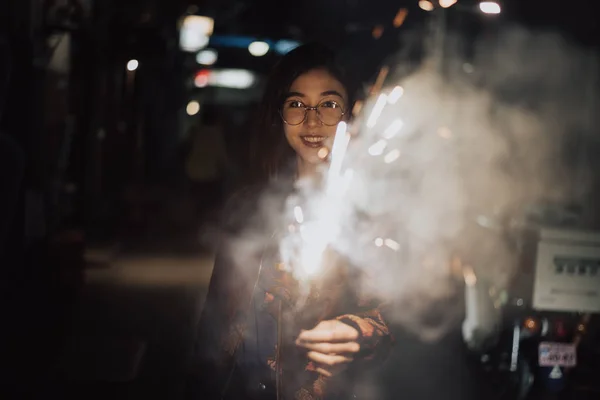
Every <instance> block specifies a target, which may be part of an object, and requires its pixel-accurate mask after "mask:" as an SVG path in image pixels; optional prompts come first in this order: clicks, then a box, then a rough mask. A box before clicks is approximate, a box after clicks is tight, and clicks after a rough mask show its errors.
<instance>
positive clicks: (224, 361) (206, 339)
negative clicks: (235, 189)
mask: <svg viewBox="0 0 600 400" xmlns="http://www.w3.org/2000/svg"><path fill="white" fill-rule="evenodd" d="M271 206H272V205H271ZM259 209H260V205H259V203H258V196H257V191H256V189H254V190H252V189H248V190H246V191H243V192H240V193H238V194H237V196H236V197H234V198H233V199H232V201H230V202H229V205H228V206H227V207H226V208H225V217H226V220H227V222H226V223H225V224H224V226H225V228H224V230H223V234H224V235H226V236H225V237H224V238H222V239H221V244H220V247H219V250H218V252H217V257H216V260H215V266H214V269H213V275H212V277H211V281H210V285H209V291H208V295H207V298H206V301H205V304H204V308H203V312H202V315H201V318H200V322H199V334H198V337H197V344H196V349H195V353H194V356H193V359H192V360H191V364H190V367H191V368H190V372H191V373H190V376H189V379H190V380H191V382H190V385H189V386H191V387H196V388H198V387H201V389H200V390H198V389H192V390H188V392H189V395H188V398H189V399H190V400H191V399H192V398H194V399H200V398H203V399H213V398H215V399H217V398H218V399H220V398H221V393H222V392H223V391H224V389H225V387H226V385H227V384H228V379H230V375H231V371H232V368H233V365H234V363H235V362H236V360H235V355H236V351H237V350H238V348H239V346H240V344H241V343H242V341H243V335H244V331H245V326H246V321H247V318H246V317H247V313H248V312H249V307H248V305H249V304H250V301H251V297H252V295H253V289H254V283H255V282H256V280H257V277H258V274H259V270H260V265H261V261H262V258H263V256H264V251H263V250H260V249H258V250H257V249H254V248H248V247H246V248H244V247H243V243H240V242H239V241H237V240H236V239H235V238H240V237H247V236H248V235H253V237H254V238H255V240H258V241H260V240H263V241H264V242H265V247H267V246H268V245H270V243H268V242H269V241H272V235H271V234H268V233H266V232H261V229H262V227H260V225H261V223H260V221H258V222H257V221H251V220H252V219H253V216H259V215H260V214H261V213H260V212H257V210H259ZM277 211H278V210H273V212H277ZM258 218H259V219H263V218H264V217H260V216H259V217H258ZM240 220H246V221H245V222H242V224H248V221H250V225H252V227H253V232H251V233H249V232H248V231H247V230H244V229H245V228H243V227H242V228H241V227H240V222H239V221H240ZM246 226H248V225H246ZM263 227H264V226H263ZM242 230H244V233H243V234H242V233H241V232H242ZM261 238H262V239H261ZM233 247H235V251H234V248H233ZM258 247H260V246H258ZM240 249H244V250H243V251H245V250H248V251H247V254H242V255H240V254H239V252H240ZM334 280H337V281H338V282H348V280H347V279H346V280H340V276H339V275H336V276H334ZM338 286H339V285H338ZM342 286H347V285H342ZM343 297H344V301H337V302H336V304H337V305H336V306H333V307H329V309H328V310H325V311H324V312H322V313H320V316H319V317H318V318H317V319H316V320H314V323H315V324H316V323H318V322H319V321H320V320H325V319H339V320H341V321H342V322H344V323H347V324H349V325H351V326H353V327H354V328H355V329H357V330H358V331H359V333H360V339H359V343H360V345H361V351H360V353H359V357H358V359H355V360H356V361H355V362H354V364H353V366H352V368H351V371H352V370H354V371H356V372H357V373H360V371H361V370H363V369H364V368H365V367H368V366H370V365H376V364H379V363H381V362H382V361H383V360H384V359H385V357H386V356H387V354H389V350H390V347H391V345H392V343H393V338H392V336H391V334H390V331H389V329H388V326H387V324H386V322H385V320H384V317H383V316H382V313H381V304H380V303H378V302H377V300H376V299H375V298H374V297H371V296H365V295H360V296H350V297H348V296H343ZM273 298H274V297H273V296H271V295H270V294H269V293H267V295H266V296H265V302H266V303H268V302H270V301H272V300H273ZM338 300H339V299H338ZM302 363H303V364H302V367H301V368H299V369H303V370H304V371H303V372H302V373H301V375H303V377H302V379H301V380H300V383H299V384H298V383H297V382H299V380H298V379H295V381H296V384H295V385H294V389H293V391H292V393H291V394H290V395H289V396H286V399H287V398H290V399H291V398H293V399H294V400H321V399H326V398H330V397H335V396H336V393H338V392H340V390H341V389H340V388H341V387H342V386H347V385H337V384H336V382H335V378H332V379H327V378H325V377H324V376H322V375H320V374H318V373H316V372H315V371H314V366H313V365H312V364H311V363H310V362H308V361H306V362H302ZM269 366H271V367H272V368H275V365H274V363H273V362H272V361H270V362H269ZM296 367H297V366H296ZM283 374H284V376H285V375H286V370H285V368H284V372H283ZM288 375H289V376H291V375H295V376H298V375H299V373H298V372H297V371H294V372H293V373H291V372H289V373H288ZM188 389H189V388H188Z"/></svg>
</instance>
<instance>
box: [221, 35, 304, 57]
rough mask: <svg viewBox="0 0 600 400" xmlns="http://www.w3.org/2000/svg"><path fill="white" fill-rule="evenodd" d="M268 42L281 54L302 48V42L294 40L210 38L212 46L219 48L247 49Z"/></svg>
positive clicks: (241, 37) (239, 37)
mask: <svg viewBox="0 0 600 400" xmlns="http://www.w3.org/2000/svg"><path fill="white" fill-rule="evenodd" d="M257 40H259V41H262V42H266V43H267V44H268V45H269V47H271V48H272V49H273V50H275V51H276V52H277V53H279V54H286V53H288V52H289V51H291V50H293V49H295V48H296V47H298V46H300V42H296V41H294V40H285V39H284V40H278V41H274V40H269V39H263V38H254V37H249V36H224V35H223V36H220V35H213V36H211V37H210V43H209V45H210V46H217V47H234V48H239V49H247V48H248V46H250V43H252V42H255V41H257Z"/></svg>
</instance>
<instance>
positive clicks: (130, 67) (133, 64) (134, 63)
mask: <svg viewBox="0 0 600 400" xmlns="http://www.w3.org/2000/svg"><path fill="white" fill-rule="evenodd" d="M139 66H140V63H139V61H138V60H129V61H128V62H127V71H130V72H133V71H135V70H136V69H138V67H139Z"/></svg>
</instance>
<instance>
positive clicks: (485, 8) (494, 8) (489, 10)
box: [479, 1, 502, 14]
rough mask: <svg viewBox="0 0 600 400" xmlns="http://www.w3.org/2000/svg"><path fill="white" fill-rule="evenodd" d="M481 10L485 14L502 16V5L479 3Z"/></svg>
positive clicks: (487, 2)
mask: <svg viewBox="0 0 600 400" xmlns="http://www.w3.org/2000/svg"><path fill="white" fill-rule="evenodd" d="M479 9H480V10H481V12H482V13H484V14H500V13H501V12H502V8H501V7H500V4H498V3H496V2H495V1H482V2H481V3H479Z"/></svg>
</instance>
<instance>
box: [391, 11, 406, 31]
mask: <svg viewBox="0 0 600 400" xmlns="http://www.w3.org/2000/svg"><path fill="white" fill-rule="evenodd" d="M407 15H408V9H407V8H401V9H399V10H398V13H397V14H396V16H395V17H394V28H399V27H401V26H402V24H403V23H404V21H405V20H406V16H407Z"/></svg>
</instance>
